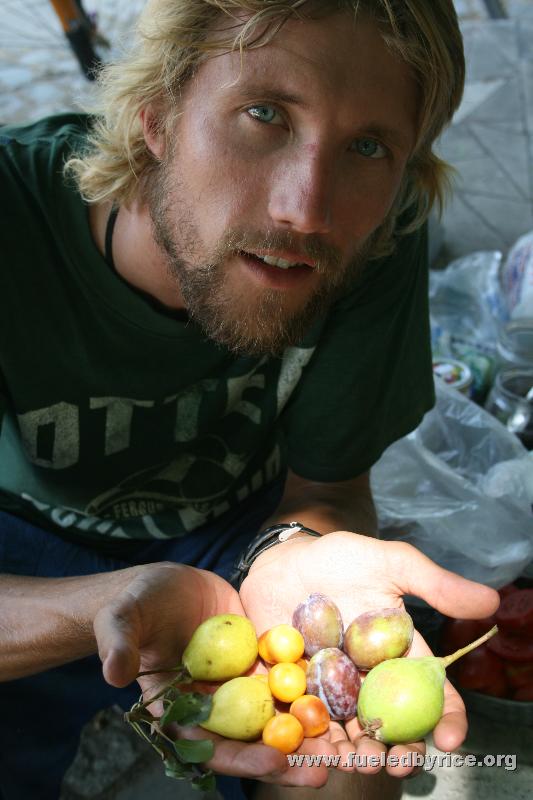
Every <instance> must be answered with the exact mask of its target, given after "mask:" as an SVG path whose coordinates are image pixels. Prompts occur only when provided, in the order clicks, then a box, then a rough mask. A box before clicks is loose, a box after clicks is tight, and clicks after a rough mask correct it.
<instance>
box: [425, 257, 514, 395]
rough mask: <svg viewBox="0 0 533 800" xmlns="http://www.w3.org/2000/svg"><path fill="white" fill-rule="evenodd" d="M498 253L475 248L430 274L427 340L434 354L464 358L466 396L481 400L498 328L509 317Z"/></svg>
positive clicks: (489, 380)
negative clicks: (467, 376) (468, 386)
mask: <svg viewBox="0 0 533 800" xmlns="http://www.w3.org/2000/svg"><path fill="white" fill-rule="evenodd" d="M501 262H502V254H501V253H500V252H498V251H489V252H478V253H472V254H471V255H468V256H465V257H464V258H460V259H458V260H457V261H453V262H452V263H451V264H450V265H449V266H448V267H447V268H446V269H445V270H443V271H432V272H430V291H429V296H430V310H431V339H432V348H433V352H434V355H435V356H436V357H450V358H455V359H459V360H460V361H463V362H464V363H465V364H466V365H467V366H468V367H469V368H470V370H471V372H472V376H473V386H472V391H471V395H472V397H473V398H474V399H475V400H477V401H478V402H483V400H484V399H485V397H486V395H487V392H488V390H489V389H490V386H491V385H492V381H493V379H494V374H495V371H496V368H497V362H498V356H497V341H498V333H499V327H500V325H501V324H502V322H504V321H506V320H507V319H508V311H507V307H506V304H505V301H504V298H503V296H502V291H501V287H500V279H499V275H500V268H501Z"/></svg>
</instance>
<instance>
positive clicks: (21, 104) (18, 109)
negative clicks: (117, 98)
mask: <svg viewBox="0 0 533 800" xmlns="http://www.w3.org/2000/svg"><path fill="white" fill-rule="evenodd" d="M75 1H76V0H74V2H75ZM145 1H146V0H83V2H82V4H81V8H82V12H83V13H84V14H85V15H86V17H87V18H88V20H89V22H90V23H91V24H92V25H93V26H94V23H95V22H96V23H97V26H96V34H95V36H94V39H93V49H94V50H95V52H96V54H97V56H98V57H99V59H100V60H102V61H104V63H105V62H107V61H110V60H113V59H114V58H116V57H117V56H118V55H119V54H120V52H121V50H122V49H123V47H122V42H124V41H126V39H127V37H128V36H129V33H130V31H131V28H132V26H133V24H134V22H135V20H136V18H137V16H138V14H139V11H140V10H141V8H142V7H143V5H144V3H145ZM0 7H1V14H0V16H1V21H2V24H1V25H0V109H1V112H0V113H1V116H2V121H3V122H6V123H24V122H28V121H30V120H31V119H35V118H36V117H40V116H46V115H48V114H55V113H58V112H62V111H69V110H79V100H80V99H81V101H82V102H83V103H85V102H86V100H87V99H88V93H90V91H91V86H92V84H91V83H90V82H88V81H87V80H86V79H85V77H84V76H83V75H82V72H81V70H80V68H79V64H78V61H77V58H76V57H75V55H74V53H73V50H72V49H71V48H70V46H69V44H68V42H67V39H66V38H65V33H64V30H63V26H62V24H61V22H60V20H59V17H58V16H57V14H56V13H55V11H54V8H53V6H52V3H51V2H50V1H49V0H0ZM106 43H107V45H108V46H107V47H106V46H105V45H106Z"/></svg>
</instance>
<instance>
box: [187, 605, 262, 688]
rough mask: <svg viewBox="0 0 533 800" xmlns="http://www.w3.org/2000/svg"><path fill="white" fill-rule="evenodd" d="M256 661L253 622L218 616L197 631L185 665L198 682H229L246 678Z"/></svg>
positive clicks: (207, 621)
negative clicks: (238, 677)
mask: <svg viewBox="0 0 533 800" xmlns="http://www.w3.org/2000/svg"><path fill="white" fill-rule="evenodd" d="M256 658H257V636H256V633H255V630H254V626H253V625H252V623H251V622H250V620H249V619H247V618H246V617H241V616H239V615H238V614H217V615H216V616H214V617H209V619H206V620H204V622H202V624H201V625H199V626H198V627H197V628H196V630H195V631H194V633H193V635H192V637H191V640H190V642H189V644H188V645H187V647H186V648H185V650H184V651H183V657H182V662H183V664H184V666H185V667H186V668H187V670H188V672H189V674H190V675H191V677H192V678H193V679H194V680H196V681H225V680H228V678H236V677H237V676H238V675H242V674H243V673H244V672H246V671H247V670H248V669H250V667H251V666H252V664H253V663H254V661H255V660H256Z"/></svg>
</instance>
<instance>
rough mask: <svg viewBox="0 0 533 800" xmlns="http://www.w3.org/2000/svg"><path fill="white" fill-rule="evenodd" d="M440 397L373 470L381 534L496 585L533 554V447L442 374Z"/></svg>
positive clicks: (515, 574) (519, 571)
mask: <svg viewBox="0 0 533 800" xmlns="http://www.w3.org/2000/svg"><path fill="white" fill-rule="evenodd" d="M435 383H436V391H437V403H436V406H435V408H434V409H433V410H432V411H430V412H429V413H428V414H426V416H425V418H424V420H423V422H422V424H421V425H420V426H419V427H418V428H417V429H416V430H415V431H413V432H412V433H411V434H409V435H408V436H406V437H404V438H403V439H400V440H399V441H398V442H396V443H395V444H393V445H392V446H391V447H389V448H388V449H387V450H386V452H385V453H384V454H383V456H382V458H381V459H380V460H379V461H378V463H377V464H376V465H375V466H374V468H373V470H372V490H373V494H374V500H375V503H376V509H377V512H378V518H379V526H380V531H381V535H382V537H383V538H385V539H395V540H402V541H406V542H409V543H410V544H413V545H415V547H417V548H418V549H419V550H421V551H422V552H423V553H425V554H426V555H428V556H429V557H430V558H432V559H433V560H434V561H436V562H437V563H438V564H440V565H441V566H443V567H446V568H447V569H451V570H453V571H454V572H457V573H459V574H460V575H464V576H465V577H467V578H470V579H472V580H476V581H480V582H481V583H485V584H487V585H489V586H493V587H496V588H498V587H499V586H503V585H504V584H506V583H508V582H510V581H513V580H514V579H515V578H517V577H518V576H519V575H520V574H522V572H523V571H524V569H525V568H526V566H527V565H528V564H529V563H530V562H531V561H532V560H533V515H532V502H533V453H528V451H527V450H526V449H525V448H524V447H523V445H522V444H521V443H520V442H519V441H518V439H517V438H516V437H515V436H514V435H513V434H511V433H509V431H507V430H506V428H505V427H504V426H503V425H502V424H501V423H500V422H498V420H496V419H495V418H494V417H492V416H491V415H490V414H488V413H487V412H486V411H484V410H483V409H482V408H480V407H479V406H477V405H476V404H475V403H473V402H472V401H470V400H469V399H468V398H466V397H464V396H463V395H461V394H460V393H459V392H457V391H456V390H454V389H450V388H448V387H447V386H446V385H445V384H444V383H442V382H441V381H439V380H438V379H437V380H436V382H435Z"/></svg>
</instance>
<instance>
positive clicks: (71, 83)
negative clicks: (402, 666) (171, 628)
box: [0, 0, 533, 800]
mask: <svg viewBox="0 0 533 800" xmlns="http://www.w3.org/2000/svg"><path fill="white" fill-rule="evenodd" d="M32 5H33V6H34V11H31V13H29V14H28V13H27V12H28V9H30V7H31V6H32ZM141 5H142V0H86V6H87V7H88V8H89V9H95V10H97V11H98V12H99V13H100V19H101V22H102V27H103V28H104V30H105V31H106V33H107V34H108V35H109V36H110V38H111V39H112V41H113V43H114V45H115V47H116V46H117V42H119V40H120V36H122V35H124V34H125V31H127V30H128V26H129V24H130V22H131V20H132V18H133V17H134V14H135V11H136V10H137V9H138V8H139V7H140V6H141ZM503 5H504V6H505V8H506V10H507V12H508V15H509V18H508V19H501V20H489V18H488V13H487V7H486V4H485V3H484V2H483V1H482V0H456V6H457V9H458V12H459V14H460V17H461V24H462V30H463V34H464V40H465V48H466V53H467V67H468V78H467V86H466V91H465V96H464V101H463V104H462V106H461V109H460V110H459V112H458V114H457V115H456V118H455V120H454V122H453V124H452V125H451V127H450V128H449V130H448V131H447V132H446V133H445V134H444V135H443V137H442V139H441V141H440V143H439V147H438V149H439V152H440V154H441V155H442V156H443V157H444V158H446V159H447V160H448V161H450V162H451V163H452V164H453V165H454V166H455V167H456V169H457V171H458V175H457V179H456V187H455V195H454V198H453V200H452V201H451V203H450V204H449V205H448V207H447V209H446V212H445V214H444V217H443V219H442V223H441V227H440V228H438V227H437V226H433V228H432V230H433V240H432V244H433V250H434V255H435V257H436V258H438V259H439V260H440V263H441V265H442V263H447V261H448V260H450V259H452V258H454V257H457V256H459V255H464V254H466V253H469V252H472V251H474V250H487V249H489V250H492V249H497V250H502V251H504V252H505V251H506V250H507V249H508V248H509V247H510V246H511V245H512V243H513V242H514V241H515V240H516V239H517V238H518V237H519V236H520V235H522V234H524V233H526V232H527V231H529V230H531V229H533V47H532V44H531V43H532V42H533V0H503ZM21 9H25V10H26V11H25V15H24V24H23V25H21V21H20V14H21ZM54 28H55V30H54ZM28 34H31V35H30V36H29V35H28ZM88 98H90V85H89V84H88V83H87V82H85V81H84V80H83V79H82V78H81V77H80V75H79V73H78V69H77V66H76V64H75V62H74V60H73V58H72V57H71V55H70V53H69V52H68V50H67V49H66V48H65V47H64V46H63V43H62V41H61V37H60V34H59V31H58V30H57V24H56V22H55V20H54V19H53V17H52V15H51V13H50V11H49V9H48V7H47V6H46V3H44V2H36V0H28V2H27V3H24V4H22V3H21V2H20V0H2V7H1V9H0V118H1V120H2V121H5V122H23V121H28V120H30V119H33V118H36V117H38V116H43V115H46V114H49V113H54V112H58V111H63V110H67V109H71V108H75V107H76V104H77V101H79V100H83V101H86V100H87V99H88ZM437 251H438V253H437ZM495 716H496V719H490V718H489V717H486V716H483V715H482V714H479V713H476V712H473V711H472V712H471V713H470V714H469V719H470V725H471V728H470V733H469V735H468V738H467V740H466V742H465V744H464V746H463V748H462V749H461V751H462V752H464V753H475V754H476V755H478V756H479V757H480V758H479V759H478V760H480V761H482V760H483V757H485V756H487V755H489V756H490V755H494V756H497V755H498V754H499V755H512V754H515V755H516V756H517V763H518V766H517V768H516V770H510V769H506V768H505V767H499V768H497V767H489V766H483V767H481V766H476V767H470V768H468V767H460V768H459V767H447V766H442V767H439V768H436V769H434V770H432V771H431V772H422V773H421V774H419V775H418V776H417V777H415V778H413V779H411V780H409V781H406V782H405V789H404V796H405V797H406V798H421V797H423V798H434V800H455V799H456V798H457V800H459V798H460V799H461V800H463V799H466V800H468V798H478V797H483V798H485V800H499V798H504V797H508V796H509V797H513V798H514V799H515V800H521V799H522V798H524V800H525V798H526V797H530V796H531V793H532V790H531V786H532V785H533V727H532V724H533V720H532V719H531V717H530V718H529V721H528V724H524V722H523V721H522V722H520V720H519V719H518V718H517V716H516V711H514V710H512V711H505V712H501V711H500V712H498V713H497V714H496V715H495ZM429 752H430V753H435V754H436V752H437V751H435V750H434V749H432V748H431V746H430V748H429ZM489 760H490V759H489ZM147 796H152V797H154V798H157V800H166V798H167V797H168V798H169V800H170V798H176V797H179V798H183V800H186V798H188V797H189V792H188V791H187V789H186V787H185V786H183V785H182V784H180V783H176V782H174V781H172V780H171V779H167V778H165V777H164V776H163V771H162V765H161V763H160V762H159V760H158V759H157V757H156V756H155V755H153V754H152V752H151V751H150V749H149V748H147V747H146V746H145V745H144V743H143V742H142V741H141V740H140V739H137V737H134V735H133V734H132V733H130V731H129V729H128V727H127V726H126V725H125V724H124V723H123V722H122V719H121V714H120V713H119V712H118V711H117V710H109V711H107V712H105V713H103V714H101V715H99V716H98V718H97V719H96V720H94V721H93V722H92V723H91V725H90V726H88V728H87V730H86V732H85V734H84V737H83V741H82V744H81V746H80V750H79V753H78V756H77V759H76V761H75V763H74V764H73V766H72V768H71V770H70V771H69V773H68V775H67V776H66V779H65V784H64V790H63V793H62V796H61V800H141V798H143V800H144V798H146V797H147ZM192 796H193V797H198V795H197V794H196V793H193V795H192ZM28 800H38V798H35V799H34V798H28Z"/></svg>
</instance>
